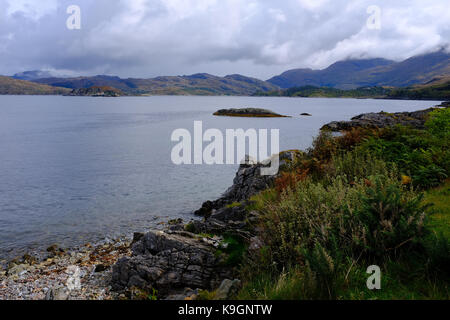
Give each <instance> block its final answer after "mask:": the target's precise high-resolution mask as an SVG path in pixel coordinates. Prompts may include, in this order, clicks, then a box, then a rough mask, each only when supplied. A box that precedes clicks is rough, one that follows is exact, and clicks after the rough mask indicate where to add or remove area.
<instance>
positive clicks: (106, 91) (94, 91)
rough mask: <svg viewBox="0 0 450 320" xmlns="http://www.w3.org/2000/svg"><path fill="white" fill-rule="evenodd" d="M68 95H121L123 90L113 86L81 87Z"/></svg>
mask: <svg viewBox="0 0 450 320" xmlns="http://www.w3.org/2000/svg"><path fill="white" fill-rule="evenodd" d="M67 95H68V96H77V97H120V96H122V95H123V93H122V91H120V90H119V89H116V88H113V87H107V86H104V87H98V86H94V87H90V88H80V89H74V90H72V92H71V93H69V94H67Z"/></svg>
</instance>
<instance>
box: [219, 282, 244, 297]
mask: <svg viewBox="0 0 450 320" xmlns="http://www.w3.org/2000/svg"><path fill="white" fill-rule="evenodd" d="M240 287H241V281H240V280H238V279H235V280H230V279H225V280H223V281H222V284H221V285H220V287H219V289H217V291H216V294H215V299H216V300H230V299H231V298H233V297H234V296H235V295H236V294H237V293H238V292H239V289H240Z"/></svg>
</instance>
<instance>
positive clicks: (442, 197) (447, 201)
mask: <svg viewBox="0 0 450 320" xmlns="http://www.w3.org/2000/svg"><path fill="white" fill-rule="evenodd" d="M425 202H426V203H429V204H433V208H432V213H433V214H432V215H431V216H430V221H429V226H430V228H431V229H432V230H433V231H434V232H436V233H442V234H443V235H444V236H445V237H446V238H447V239H450V180H447V181H446V182H445V184H444V185H443V186H441V187H438V188H435V189H432V190H430V191H428V192H426V194H425Z"/></svg>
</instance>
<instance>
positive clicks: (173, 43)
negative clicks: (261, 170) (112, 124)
mask: <svg viewBox="0 0 450 320" xmlns="http://www.w3.org/2000/svg"><path fill="white" fill-rule="evenodd" d="M374 3H375V4H376V5H378V6H379V8H380V9H381V21H380V22H381V28H380V29H379V30H377V29H375V30H373V29H370V28H368V26H367V24H366V21H367V19H368V18H369V16H370V14H369V13H367V8H368V7H369V6H371V5H373V4H374ZM69 5H78V6H80V8H81V23H82V24H81V30H68V29H67V28H66V20H67V18H68V16H69V15H68V14H67V12H66V10H67V7H68V6H69ZM0 6H1V7H2V8H4V10H2V11H0V59H1V60H0V61H2V62H3V63H2V64H0V74H14V73H16V72H20V71H25V70H65V73H67V72H70V71H71V72H75V73H80V74H91V75H92V74H103V73H109V74H118V75H121V76H134V77H151V76H156V75H177V74H190V73H196V72H208V73H215V74H219V75H225V74H230V73H242V74H248V75H251V76H256V77H259V78H269V77H270V76H272V75H274V74H279V73H280V72H282V71H284V70H286V69H291V68H298V67H313V68H322V67H326V66H328V65H330V64H331V63H333V62H335V61H338V60H342V59H345V58H348V57H351V58H373V57H383V58H387V59H393V60H402V59H406V58H408V57H410V56H413V55H417V54H421V53H426V52H430V51H433V50H436V49H437V48H439V47H441V46H446V45H448V42H449V39H450V24H449V23H448V21H450V11H449V10H448V1H446V0H435V1H420V0H412V1H406V0H399V1H395V2H393V1H387V0H379V1H366V0H363V1H356V0H350V1H348V0H333V1H331V0H320V1H312V0H286V1H282V2H281V1H280V2H274V1H270V0H259V1H257V0H96V1H91V0H60V1H57V0H41V1H33V0H0Z"/></svg>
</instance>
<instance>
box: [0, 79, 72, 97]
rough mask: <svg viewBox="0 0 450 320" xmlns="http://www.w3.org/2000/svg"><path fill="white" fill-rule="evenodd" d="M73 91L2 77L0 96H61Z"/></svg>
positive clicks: (0, 80)
mask: <svg viewBox="0 0 450 320" xmlns="http://www.w3.org/2000/svg"><path fill="white" fill-rule="evenodd" d="M70 91H71V90H70V89H66V88H59V87H51V86H48V85H43V84H37V83H33V82H30V81H24V80H17V79H13V78H9V77H3V76H0V94H11V95H19V94H29V95H60V94H67V93H69V92H70Z"/></svg>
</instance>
